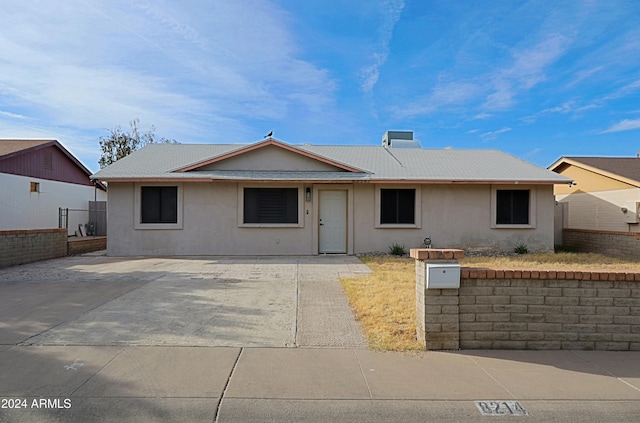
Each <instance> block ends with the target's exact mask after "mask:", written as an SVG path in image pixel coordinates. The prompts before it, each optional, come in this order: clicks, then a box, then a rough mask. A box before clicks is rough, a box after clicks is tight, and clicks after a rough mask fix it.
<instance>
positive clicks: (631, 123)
mask: <svg viewBox="0 0 640 423" xmlns="http://www.w3.org/2000/svg"><path fill="white" fill-rule="evenodd" d="M634 129H640V119H624V120H622V121H620V122H618V123H616V124H614V125H612V126H611V127H610V128H608V129H605V130H604V131H601V132H599V134H610V133H612V132H623V131H631V130H634Z"/></svg>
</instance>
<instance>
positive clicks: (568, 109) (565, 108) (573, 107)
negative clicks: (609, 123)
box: [520, 100, 602, 124]
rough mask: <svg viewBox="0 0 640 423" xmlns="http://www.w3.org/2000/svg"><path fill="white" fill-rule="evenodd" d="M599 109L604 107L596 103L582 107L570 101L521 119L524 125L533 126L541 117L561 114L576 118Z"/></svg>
mask: <svg viewBox="0 0 640 423" xmlns="http://www.w3.org/2000/svg"><path fill="white" fill-rule="evenodd" d="M599 107H602V105H601V104H596V103H589V104H585V105H584V106H582V105H579V104H578V102H577V101H575V100H570V101H566V102H564V103H562V104H561V105H559V106H556V107H549V108H546V109H543V110H540V111H539V112H537V113H534V114H532V115H529V116H525V117H522V118H520V120H521V121H522V122H524V123H527V124H531V123H534V122H536V121H537V120H538V119H539V118H540V117H541V116H543V115H546V114H554V113H560V114H573V115H574V116H580V113H581V112H584V111H585V110H591V109H597V108H599Z"/></svg>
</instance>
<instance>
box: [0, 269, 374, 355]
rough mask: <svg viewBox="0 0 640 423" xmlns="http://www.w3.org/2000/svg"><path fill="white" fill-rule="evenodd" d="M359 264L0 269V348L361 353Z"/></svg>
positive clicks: (361, 272)
mask: <svg viewBox="0 0 640 423" xmlns="http://www.w3.org/2000/svg"><path fill="white" fill-rule="evenodd" d="M367 272H369V269H368V268H367V267H366V266H365V265H364V264H362V262H360V261H359V260H358V259H357V258H354V257H347V256H318V257H246V258H244V257H243V258H228V257H224V258H218V257H180V258H174V257H171V258H113V257H105V256H82V257H68V258H63V259H58V260H49V261H46V262H40V263H35V264H28V265H23V266H16V267H12V268H8V269H3V270H0V292H2V295H1V296H0V348H2V345H16V344H22V345H164V346H230V347H305V346H306V347H323V346H324V347H345V348H347V347H348V348H366V343H365V340H364V338H363V336H362V333H361V331H360V328H359V326H358V324H357V323H356V322H355V320H354V318H353V314H352V313H351V310H350V308H349V306H348V304H347V300H346V297H345V295H344V293H343V292H342V289H341V287H340V285H339V282H338V280H337V278H338V277H339V276H350V275H358V274H363V273H367Z"/></svg>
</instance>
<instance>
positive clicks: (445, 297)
mask: <svg viewBox="0 0 640 423" xmlns="http://www.w3.org/2000/svg"><path fill="white" fill-rule="evenodd" d="M410 256H411V257H412V258H414V259H415V263H416V318H417V322H416V330H417V337H418V340H419V341H421V342H423V344H424V347H425V349H427V350H457V349H459V348H460V322H459V299H458V288H460V264H459V263H458V260H460V259H462V258H463V257H464V251H463V250H456V249H437V248H412V249H411V250H410Z"/></svg>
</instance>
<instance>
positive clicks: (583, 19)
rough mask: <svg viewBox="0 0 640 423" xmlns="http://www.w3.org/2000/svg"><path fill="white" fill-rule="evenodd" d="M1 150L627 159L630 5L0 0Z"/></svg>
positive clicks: (639, 81) (635, 101) (632, 40)
mask: <svg viewBox="0 0 640 423" xmlns="http://www.w3.org/2000/svg"><path fill="white" fill-rule="evenodd" d="M2 9H3V10H2V15H1V17H0V23H1V25H0V51H1V52H2V54H1V55H0V138H55V139H58V140H60V141H61V142H62V143H63V144H64V145H65V146H66V147H67V148H68V149H69V150H70V151H71V152H72V153H73V154H74V155H76V156H77V157H78V158H79V159H80V160H81V161H82V162H83V163H84V164H85V165H86V166H87V167H88V168H89V169H91V170H92V171H96V170H98V165H97V161H98V159H99V146H98V137H99V136H106V135H108V129H109V128H113V127H114V126H116V125H120V126H122V127H123V128H128V122H129V121H130V120H131V119H133V118H139V119H140V126H141V128H142V129H143V130H146V129H148V128H149V127H150V126H151V125H154V126H155V127H156V135H157V136H158V137H165V138H173V139H176V140H178V141H179V142H181V143H249V142H256V141H260V140H261V139H262V138H263V136H264V135H265V134H266V133H267V132H269V131H271V130H274V131H275V133H274V137H275V138H277V139H280V140H282V141H285V142H288V143H292V144H301V143H312V144H362V145H365V144H368V145H377V144H379V143H380V139H381V137H382V134H383V133H384V132H385V131H386V130H389V129H392V130H413V131H414V132H415V137H416V138H417V139H418V140H419V141H420V143H421V145H422V146H423V147H425V148H447V147H450V148H459V149H462V148H481V149H499V150H503V151H506V152H508V153H511V154H513V155H515V156H518V157H520V158H522V159H525V160H528V161H531V162H533V163H535V164H538V165H540V166H544V167H546V166H548V165H550V164H551V163H552V162H554V161H555V160H556V159H558V158H559V157H561V156H563V155H608V156H635V155H636V153H637V152H638V150H640V142H638V141H639V140H640V25H639V24H638V22H640V2H638V1H637V0H629V1H625V0H603V1H599V0H584V1H582V0H574V1H559V0H557V1H545V0H540V1H497V0H496V1H462V0H456V1H451V0H443V1H427V0H404V1H403V0H368V1H366V2H365V1H359V0H351V1H349V0H324V1H317V0H305V1H299V0H280V1H254V0H233V1H211V0H208V1H207V0H185V1H180V2H177V1H169V0H154V1H138V0H126V1H125V0H122V1H120V0H104V1H102V0H62V1H61V2H51V1H48V0H41V1H36V0H5V1H3V5H2Z"/></svg>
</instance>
